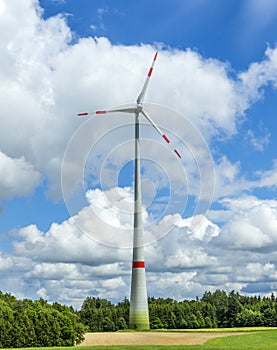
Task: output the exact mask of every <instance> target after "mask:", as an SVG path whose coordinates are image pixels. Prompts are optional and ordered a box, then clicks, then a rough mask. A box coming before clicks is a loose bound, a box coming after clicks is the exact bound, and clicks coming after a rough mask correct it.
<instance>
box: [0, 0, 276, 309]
mask: <svg viewBox="0 0 277 350" xmlns="http://www.w3.org/2000/svg"><path fill="white" fill-rule="evenodd" d="M41 11H42V10H41V8H40V7H39V5H38V1H31V0H26V1H21V2H18V1H15V0H0V16H1V20H0V31H1V38H0V55H1V67H0V78H1V85H0V94H1V101H0V110H1V112H0V140H1V141H0V148H1V153H0V166H1V169H3V171H1V172H0V193H1V195H2V198H12V197H13V196H16V195H27V194H29V193H30V192H31V191H32V190H33V189H34V188H35V187H36V186H38V184H39V181H40V178H41V177H43V178H44V177H45V178H46V179H47V180H48V182H49V194H50V195H51V196H52V197H59V196H60V195H61V193H60V171H61V163H62V158H63V154H64V151H65V148H66V145H67V144H68V142H69V140H70V138H71V136H72V135H73V132H74V131H75V130H76V129H77V127H78V126H79V125H80V123H81V121H80V119H79V120H76V119H75V114H76V113H77V112H82V111H83V110H92V111H93V110H97V109H101V108H106V107H107V108H108V107H109V106H113V105H119V104H120V105H122V104H124V103H130V102H132V101H135V99H136V97H137V95H138V93H139V91H140V89H141V86H142V84H143V81H144V79H145V75H146V74H147V69H148V64H149V63H150V61H151V59H152V57H153V54H154V51H155V48H154V47H153V46H151V45H141V46H124V45H113V44H112V43H111V42H110V41H109V40H108V39H107V38H81V39H80V40H79V41H78V42H76V43H74V44H72V43H71V38H72V33H71V31H70V29H69V27H68V25H67V23H66V20H65V18H63V17H61V16H56V17H53V18H50V19H48V20H43V19H42V17H41ZM276 62H277V49H276V48H268V49H267V51H266V58H265V59H264V60H263V61H261V62H256V63H253V64H251V65H250V67H249V69H248V70H247V71H245V72H242V73H241V74H239V75H238V76H237V77H235V73H233V75H232V76H231V75H229V69H230V67H229V66H228V65H226V64H225V63H222V62H220V61H218V60H216V59H206V58H204V57H202V56H201V55H200V54H199V53H196V52H194V51H193V50H186V51H180V50H171V49H168V50H162V51H161V52H160V54H159V58H158V61H157V65H156V67H155V75H154V76H153V79H152V81H151V88H150V89H149V91H148V94H147V96H146V97H147V99H146V100H149V101H152V102H155V103H157V104H163V105H167V106H169V107H170V108H173V109H175V110H178V111H180V113H182V115H184V116H185V118H184V117H180V118H179V115H178V117H176V115H174V130H172V124H173V122H172V119H170V118H169V117H168V115H170V116H171V117H172V115H173V114H172V113H169V111H170V109H167V110H166V111H164V110H163V112H162V110H161V109H156V110H155V108H152V107H151V106H148V107H149V108H150V111H151V113H154V118H155V120H156V121H157V122H158V124H159V125H160V124H161V126H162V127H163V128H165V130H166V131H169V134H172V135H170V136H172V137H173V140H174V142H176V144H177V146H180V147H181V148H180V149H179V147H178V150H179V151H182V152H184V154H189V156H188V157H183V158H182V161H183V163H182V166H180V164H177V163H176V159H175V158H174V160H173V158H172V157H171V156H170V155H169V153H168V154H167V153H166V151H165V148H164V147H163V146H161V144H159V143H158V141H156V140H157V138H156V136H154V135H153V134H152V131H151V133H149V132H148V131H146V130H144V131H145V135H146V136H147V137H148V141H149V139H151V140H152V139H153V140H154V142H153V143H154V145H150V146H149V143H146V144H145V148H144V149H143V147H142V152H145V153H144V154H146V155H147V157H149V159H150V160H152V161H153V159H154V160H155V161H156V163H157V164H158V166H160V167H161V168H162V169H163V173H162V174H160V173H158V175H159V176H157V177H155V176H154V177H153V174H157V173H155V171H154V170H151V171H150V172H149V174H147V175H149V178H155V179H156V180H155V181H156V183H154V185H155V186H156V187H155V189H160V188H162V185H164V184H165V183H166V178H167V176H168V178H169V181H170V182H171V183H172V184H174V186H175V187H173V190H172V193H173V194H174V195H172V198H176V197H175V194H176V193H177V194H178V192H179V197H178V199H179V198H180V199H181V200H182V202H185V200H184V198H185V195H184V193H185V194H186V195H188V194H189V195H194V196H195V197H197V198H201V199H203V198H204V199H207V198H210V193H209V187H211V186H210V184H211V183H210V182H208V181H203V178H202V179H201V176H199V167H200V168H201V172H200V174H201V175H203V174H206V176H207V178H212V177H213V167H211V162H210V158H209V155H208V150H209V148H208V147H205V146H204V140H203V138H201V137H200V136H201V133H197V128H199V130H201V132H202V133H203V134H204V135H205V138H206V140H208V141H210V140H211V139H214V138H216V137H220V138H224V137H230V136H232V135H233V134H235V133H236V126H237V123H238V122H241V121H242V120H243V119H244V118H245V112H246V111H247V109H248V108H249V107H250V106H251V105H252V104H253V103H254V102H256V101H257V100H258V99H260V98H261V97H262V89H263V88H264V87H265V86H267V85H268V84H269V83H272V85H273V86H274V87H277V70H276V67H277V64H276ZM169 72H170V79H169ZM161 87H162V88H161ZM151 108H152V109H151ZM155 111H156V114H155ZM160 112H162V113H160ZM177 114H178V113H177ZM159 118H160V119H159ZM172 118H173V117H172ZM122 120H123V117H122V116H121V117H118V119H116V118H115V119H112V118H108V117H107V118H103V119H98V120H97V121H94V120H93V123H95V124H94V129H93V128H92V129H89V131H90V132H91V134H90V136H91V139H92V140H94V141H95V140H98V138H100V141H99V145H100V146H99V145H98V146H99V147H98V148H97V145H95V144H94V143H90V142H91V140H87V138H85V137H83V138H81V142H79V145H78V144H77V145H75V146H76V148H75V153H74V155H73V156H72V159H71V160H72V162H71V163H70V164H68V166H69V167H70V172H71V175H72V174H73V175H74V174H75V173H76V174H79V175H80V173H81V174H82V171H83V169H84V168H83V165H84V164H86V160H87V158H86V157H87V156H88V153H85V152H81V151H83V150H84V149H85V150H86V151H90V147H91V146H95V149H94V150H96V151H95V154H93V155H97V157H95V158H94V161H95V162H94V163H93V165H92V166H93V167H92V168H91V169H92V170H95V169H96V170H99V169H101V167H102V165H103V161H104V160H105V159H107V163H108V166H107V167H106V169H105V172H104V173H103V176H104V175H105V181H106V182H105V184H107V188H104V189H102V191H101V190H94V191H92V192H88V193H87V195H88V197H87V198H86V197H85V196H84V198H82V199H84V200H86V201H87V200H89V203H88V202H86V204H84V203H83V202H82V204H83V205H80V206H79V207H78V210H75V212H74V213H73V214H74V215H73V216H72V218H70V219H68V220H66V221H64V222H63V223H61V224H56V223H53V225H52V226H51V227H50V229H49V230H48V231H47V232H42V231H41V230H39V229H38V227H37V226H36V225H30V226H28V227H26V228H21V229H18V230H16V231H15V233H14V234H15V236H14V238H13V239H14V243H13V250H12V251H11V252H10V253H9V254H8V253H7V254H5V255H3V256H1V264H0V265H1V268H2V269H1V277H3V278H2V281H3V285H2V287H1V288H3V290H7V291H14V292H16V293H17V295H18V296H23V297H24V296H27V295H28V296H30V297H37V296H42V297H45V296H47V297H48V298H49V299H50V300H60V301H62V302H67V303H74V305H80V302H81V301H82V300H83V299H84V298H85V297H86V296H87V295H89V294H96V295H98V296H102V297H108V296H110V297H111V298H114V299H117V298H122V297H123V296H125V295H129V283H130V282H129V281H130V266H131V264H130V259H131V251H130V249H125V248H126V247H130V245H131V240H132V239H131V231H132V229H131V217H130V215H129V214H128V213H127V214H126V213H125V214H126V215H125V216H122V215H119V213H120V214H122V212H123V211H126V210H127V211H129V210H130V209H129V206H132V204H131V203H132V202H131V200H130V197H131V191H130V189H127V188H125V189H120V191H121V192H120V191H119V189H118V187H119V186H118V184H115V183H114V181H115V180H114V177H113V176H114V175H113V174H114V173H112V172H111V171H110V170H111V168H112V167H114V168H112V169H116V170H118V169H119V165H120V166H122V165H124V164H125V163H126V161H127V160H129V159H130V158H131V159H132V153H131V151H132V148H131V147H125V148H124V151H122V148H120V147H119V148H116V146H117V145H118V140H120V141H122V143H121V145H122V144H124V142H127V141H130V136H129V138H126V134H128V133H129V132H130V129H128V130H126V129H124V126H126V120H125V122H124V123H122V124H120V126H122V129H121V130H120V132H119V133H118V134H117V136H118V137H119V139H117V138H116V140H109V141H108V142H107V140H106V139H104V137H103V133H105V132H110V133H112V132H115V129H116V126H118V125H119V123H120V121H122ZM188 120H189V122H188ZM190 121H192V122H193V123H194V124H195V125H196V127H195V128H193V127H192V124H191V123H190ZM130 122H132V120H130V121H129V120H128V124H130ZM93 123H90V125H92V124H93ZM88 125H89V123H88V124H85V126H84V128H86V127H88ZM90 128H91V126H90ZM191 131H193V132H191ZM109 135H110V134H109ZM189 135H190V136H189ZM199 135H200V136H199ZM250 136H251V135H250ZM252 136H253V135H252ZM102 137H103V139H101V138H102ZM124 137H125V138H124ZM147 137H146V138H147ZM189 137H190V138H189ZM183 139H185V140H186V144H184V142H181V141H182V140H183ZM126 140H127V141H126ZM15 141H16V142H15ZM261 141H262V144H263V145H264V144H265V140H257V136H256V135H254V136H253V137H252V143H254V146H255V145H256V147H258V146H259V147H262V146H261ZM101 142H102V143H101ZM255 142H256V143H255ZM125 145H126V144H125ZM129 145H130V143H129V144H128V146H129ZM119 146H120V145H119ZM111 149H112V152H114V153H113V154H111V153H109V152H111ZM187 150H188V152H186V151H187ZM146 151H147V152H146ZM105 152H106V153H105ZM182 154H183V153H182ZM106 155H108V156H113V157H114V158H113V157H110V158H109V157H107V158H105V156H106ZM103 159H104V160H103ZM207 159H208V161H207ZM101 162H102V163H101ZM86 165H90V163H88V164H86ZM184 165H185V169H186V170H185V171H184V170H182V168H184ZM215 168H216V169H215V171H216V181H217V182H216V198H218V197H220V198H224V197H226V196H231V195H232V196H234V195H237V198H232V199H230V198H225V199H224V200H222V205H225V208H224V209H223V210H222V211H218V212H213V213H212V214H213V215H214V218H216V217H218V216H224V219H222V221H223V226H222V227H221V228H219V226H217V225H216V224H215V223H212V222H211V221H209V220H205V219H203V218H202V217H200V216H195V217H194V218H186V219H184V218H182V216H181V215H180V212H182V210H175V211H174V209H176V207H174V206H175V205H177V204H176V203H175V202H171V204H172V205H171V207H170V210H169V211H168V212H166V216H165V217H164V218H163V219H162V220H161V221H159V222H156V221H155V220H154V222H151V225H149V226H147V229H146V232H145V237H146V241H147V243H150V242H153V241H154V242H155V244H152V245H151V244H149V245H148V246H147V248H146V257H147V266H148V276H149V291H150V293H151V294H152V295H154V293H155V292H156V291H157V288H158V289H159V290H158V293H160V295H161V296H164V295H167V296H173V297H176V298H184V297H194V296H195V295H201V293H202V292H204V291H205V290H206V289H207V288H209V289H212V288H224V289H226V288H230V289H232V288H238V289H239V288H246V287H247V286H248V281H250V280H251V281H254V280H256V281H260V282H261V283H265V285H267V286H269V285H268V284H266V282H267V281H266V279H269V278H271V279H272V278H275V275H274V274H273V272H272V266H276V264H277V256H276V254H275V251H276V249H275V248H276V243H277V238H276V232H277V231H276V203H275V201H266V200H259V199H258V198H255V197H249V196H244V197H239V196H238V193H240V192H242V191H245V190H247V189H254V188H259V187H262V186H267V187H272V188H273V187H274V186H276V183H277V180H276V164H275V163H274V164H273V167H272V169H270V170H267V171H260V172H257V173H256V174H255V175H256V178H257V179H256V180H255V181H254V180H248V178H247V176H246V175H245V176H242V175H241V166H240V163H239V161H238V162H234V163H232V162H231V161H230V160H229V159H228V158H227V157H226V156H223V157H222V158H221V159H220V160H219V161H218V163H217V164H216V166H215ZM164 169H165V170H164ZM197 171H198V172H197ZM5 172H6V173H5ZM4 175H5V176H4ZM186 177H187V179H193V180H192V181H191V180H189V181H191V182H189V181H187V183H184V182H186V181H185V180H184V179H186ZM66 180H68V179H66ZM69 180H70V179H69ZM196 180H197V181H196ZM201 180H202V184H201ZM78 184H79V183H78V181H77V182H76V183H72V182H70V181H68V187H70V185H72V188H74V189H75V186H77V185H78ZM199 184H200V185H201V186H202V187H201V186H199ZM108 185H109V186H108ZM166 185H167V183H166ZM159 186H160V187H159ZM205 186H206V187H205ZM200 187H201V191H202V192H201V191H200V192H201V193H199V188H200ZM111 188H113V189H112V190H110V192H109V191H105V193H104V190H106V189H111ZM86 190H87V189H84V190H83V191H84V192H86ZM153 192H154V191H153ZM207 193H208V195H207ZM119 194H120V196H119ZM104 195H105V196H104ZM109 203H111V204H109ZM89 204H90V206H89ZM91 206H94V208H93V209H94V210H92V208H91ZM178 209H180V208H179V207H178ZM181 209H183V208H181ZM101 213H102V214H101ZM104 213H105V216H103V214H104ZM144 214H145V218H144V219H145V222H146V223H148V222H149V221H151V219H152V217H151V213H149V212H145V213H144ZM101 215H102V216H101ZM227 217H228V218H229V219H230V222H229V223H227V224H225V225H224V221H225V220H226V218H227ZM199 220H200V223H201V224H202V225H199ZM107 223H108V224H107ZM111 223H114V224H113V225H111ZM195 224H196V227H197V229H196V230H194V229H192V227H195ZM122 227H125V230H123V231H122V230H121V228H122ZM80 228H82V229H83V231H85V232H86V234H83V232H82V231H81V230H80ZM119 230H121V232H120V235H119ZM91 238H93V239H91ZM98 242H102V243H104V244H99V243H98ZM122 242H123V243H122ZM122 244H123V245H124V247H125V248H123V247H122ZM110 245H112V246H115V247H116V248H112V247H110ZM242 250H243V254H242V253H241V252H242ZM268 251H271V255H270V257H269V256H268V254H267V252H268ZM269 260H272V261H269ZM255 264H260V265H259V269H258V268H257V269H255V268H253V267H255V266H256V265H255ZM241 266H247V271H248V273H249V276H248V277H247V276H245V275H243V274H241ZM207 276H208V277H207ZM161 281H162V282H163V283H158V282H161ZM114 285H116V286H117V290H115V288H114V287H113V286H114ZM157 286H158V287H157ZM268 288H270V287H268ZM249 290H250V289H249Z"/></svg>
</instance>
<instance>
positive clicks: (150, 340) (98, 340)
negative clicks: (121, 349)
mask: <svg viewBox="0 0 277 350" xmlns="http://www.w3.org/2000/svg"><path fill="white" fill-rule="evenodd" d="M239 334H245V333H241V332H234V333H216V332H212V333H194V332H192V333H187V332H183V333H175V332H119V333H117V332H115V333H109V332H105V333H87V334H86V336H85V340H84V341H83V342H82V343H81V344H80V345H79V346H96V345H106V346H109V345H194V344H204V343H205V342H206V341H207V340H209V339H212V338H219V337H226V336H232V335H239Z"/></svg>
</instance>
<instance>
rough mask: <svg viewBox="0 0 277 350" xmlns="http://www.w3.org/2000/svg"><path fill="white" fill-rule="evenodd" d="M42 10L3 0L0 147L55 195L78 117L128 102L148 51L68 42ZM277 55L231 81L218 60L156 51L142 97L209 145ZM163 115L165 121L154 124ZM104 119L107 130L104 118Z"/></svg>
mask: <svg viewBox="0 0 277 350" xmlns="http://www.w3.org/2000/svg"><path fill="white" fill-rule="evenodd" d="M41 13H42V9H41V8H40V7H39V5H38V2H37V1H31V0H28V1H23V2H21V3H20V4H18V3H17V2H15V1H14V0H12V1H3V0H2V1H1V24H0V30H1V33H4V34H3V35H1V39H0V42H1V58H2V63H3V64H2V65H1V68H0V76H1V86H0V93H1V96H2V98H1V103H0V107H1V118H0V137H1V144H0V147H1V149H2V151H3V152H4V153H6V154H9V156H10V157H15V158H19V157H21V156H24V157H25V159H26V161H27V162H29V163H31V164H33V166H34V167H35V168H36V169H38V171H40V172H41V173H42V174H43V175H44V176H45V177H46V178H47V179H48V182H49V195H50V196H52V197H56V198H57V197H59V196H60V185H59V184H60V181H59V180H60V178H59V175H60V166H61V160H62V157H63V154H64V151H65V147H66V144H67V143H68V141H69V139H70V137H71V136H72V134H73V131H74V130H75V129H76V127H77V125H78V124H79V123H80V120H78V121H77V120H76V119H75V117H74V116H75V114H76V113H77V112H79V111H82V110H86V109H88V110H97V109H99V108H103V107H104V108H105V107H109V106H113V105H118V104H124V103H129V102H132V101H135V99H136V97H137V95H138V93H139V91H140V89H141V86H142V84H143V81H144V78H145V75H146V73H147V69H148V64H149V63H150V62H149V61H151V58H152V56H153V54H154V51H155V50H154V48H153V47H151V46H150V45H141V46H124V45H113V44H111V43H110V42H109V40H108V39H107V38H95V39H92V38H81V39H80V40H79V41H78V42H76V43H75V44H70V42H71V38H72V33H71V31H70V29H69V27H68V25H67V23H66V19H65V18H63V17H62V16H56V17H52V18H49V19H47V20H44V19H42V17H41ZM100 13H101V14H102V15H103V11H101V12H100ZM276 52H277V50H276V49H268V50H267V51H266V55H267V58H266V59H265V60H264V61H262V62H260V63H255V64H253V65H251V66H250V68H249V70H248V71H246V72H243V73H241V74H240V75H239V77H238V80H236V79H234V78H232V77H231V76H229V67H228V66H227V65H226V64H225V63H222V62H220V61H218V60H215V59H205V58H203V57H202V56H201V55H200V54H199V53H196V52H194V51H192V50H186V51H178V50H170V49H169V50H163V51H162V52H161V53H160V55H159V58H158V62H157V66H156V67H155V77H154V78H153V79H152V81H151V88H150V89H149V91H148V95H147V100H149V101H152V102H155V103H159V104H163V105H168V106H170V107H171V108H173V109H175V110H178V111H180V112H181V113H182V114H183V115H185V116H186V117H187V118H189V119H190V120H191V121H193V122H194V123H195V124H196V126H197V127H198V128H200V130H201V131H202V132H203V134H204V135H205V137H206V138H207V139H210V138H211V137H213V136H215V135H219V133H220V137H222V135H223V134H224V135H227V136H230V135H232V134H234V133H235V132H236V123H237V121H238V120H239V119H241V117H242V116H243V115H244V113H245V111H246V109H247V108H248V107H249V106H250V104H251V103H253V102H255V101H256V100H257V99H258V98H260V89H261V88H262V87H263V86H265V85H266V84H268V82H269V81H272V82H273V83H274V84H276V67H275V66H276V62H275V61H276V56H277V53H276ZM168 72H170V79H168ZM107 77H109V79H108V80H107ZM119 82H121V83H119ZM119 84H120V89H119V88H118V86H119ZM161 86H163V89H161V88H160V87H161ZM184 96H185V98H184ZM13 101H16V102H17V103H13ZM165 119H168V115H167V116H166V117H161V119H160V122H161V123H162V124H164V120H165ZM156 121H157V122H158V123H159V120H156ZM102 123H103V125H106V126H107V125H110V119H109V118H107V119H105V118H104V119H103V120H102ZM175 128H176V132H177V131H178V136H179V137H180V138H181V139H182V138H184V136H186V137H187V135H185V130H186V129H185V127H184V126H183V127H182V128H179V124H178V122H177V121H176V125H175ZM170 129H172V125H171V127H170ZM19 130H20V132H19ZM173 131H174V130H173ZM15 132H16V133H17V142H16V143H15V142H13V135H14V133H15ZM92 137H93V135H92ZM151 137H152V136H151ZM160 153H161V152H159V154H160ZM201 159H204V157H203V158H201ZM190 171H191V173H193V172H194V170H193V168H192V169H188V172H190ZM177 173H178V172H176V171H175V174H177ZM189 178H191V177H189ZM196 187H197V186H196ZM196 187H195V188H196ZM193 191H194V190H193Z"/></svg>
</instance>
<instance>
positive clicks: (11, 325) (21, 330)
mask: <svg viewBox="0 0 277 350" xmlns="http://www.w3.org/2000/svg"><path fill="white" fill-rule="evenodd" d="M148 302H149V317H150V327H151V329H185V328H187V329H195V328H223V327H224V328H225V327H251V326H268V327H272V326H277V298H276V297H275V296H274V294H272V295H271V296H270V297H263V298H261V297H260V296H243V295H240V294H239V293H236V292H234V291H232V292H230V293H229V294H227V293H226V292H225V291H222V290H216V291H215V292H205V293H204V295H203V296H202V298H200V299H199V298H196V299H195V300H182V301H176V300H173V299H171V298H166V299H164V298H154V297H150V298H149V299H148ZM129 306H130V304H129V300H128V299H126V298H125V299H124V300H123V301H121V302H119V303H117V304H113V303H112V302H110V301H109V300H106V299H100V298H95V297H91V296H90V297H87V298H86V299H85V300H84V302H83V304H82V307H81V309H80V310H74V309H73V308H72V307H70V306H64V305H61V304H59V303H57V302H54V303H52V304H50V303H48V302H47V301H45V300H43V299H40V300H36V301H32V300H28V299H24V300H17V299H16V298H15V297H14V296H12V295H10V294H3V293H1V292H0V330H1V331H0V347H1V348H16V347H40V346H71V345H75V344H78V343H80V342H81V341H82V339H83V337H84V334H85V333H86V332H106V331H107V332H108V331H109V332H111V331H117V330H124V329H127V328H128V318H129Z"/></svg>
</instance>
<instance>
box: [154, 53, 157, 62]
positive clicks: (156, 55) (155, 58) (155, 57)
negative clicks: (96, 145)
mask: <svg viewBox="0 0 277 350" xmlns="http://www.w3.org/2000/svg"><path fill="white" fill-rule="evenodd" d="M157 56H158V52H156V53H155V56H154V61H156V58H157Z"/></svg>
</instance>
